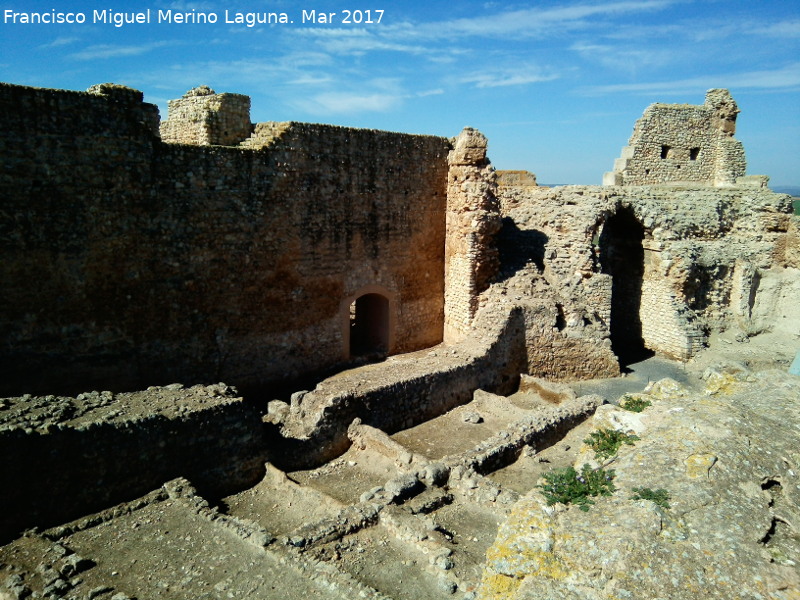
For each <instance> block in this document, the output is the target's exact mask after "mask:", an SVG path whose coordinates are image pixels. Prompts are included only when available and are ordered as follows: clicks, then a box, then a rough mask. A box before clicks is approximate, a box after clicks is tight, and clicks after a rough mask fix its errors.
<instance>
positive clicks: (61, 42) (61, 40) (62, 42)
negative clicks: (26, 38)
mask: <svg viewBox="0 0 800 600" xmlns="http://www.w3.org/2000/svg"><path fill="white" fill-rule="evenodd" d="M78 41H80V38H77V37H58V38H56V39H54V40H53V41H52V42H50V43H49V44H42V45H41V46H39V48H43V49H46V48H58V47H59V46H68V45H69V44H74V43H75V42H78Z"/></svg>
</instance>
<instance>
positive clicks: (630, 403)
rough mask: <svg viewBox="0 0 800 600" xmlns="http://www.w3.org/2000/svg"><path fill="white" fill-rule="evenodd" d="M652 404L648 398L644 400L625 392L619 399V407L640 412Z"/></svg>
mask: <svg viewBox="0 0 800 600" xmlns="http://www.w3.org/2000/svg"><path fill="white" fill-rule="evenodd" d="M651 404H653V403H652V402H650V400H645V399H644V398H636V397H635V396H629V395H628V394H625V395H624V396H623V397H622V398H620V401H619V407H620V408H622V409H625V410H627V411H630V412H635V413H640V412H642V411H643V410H644V409H645V408H647V407H648V406H650V405H651Z"/></svg>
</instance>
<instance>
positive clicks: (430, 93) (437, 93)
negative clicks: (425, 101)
mask: <svg viewBox="0 0 800 600" xmlns="http://www.w3.org/2000/svg"><path fill="white" fill-rule="evenodd" d="M442 94H444V90H443V89H442V88H436V89H435V90H426V91H424V92H417V93H416V94H415V95H416V96H417V98H425V97H427V96H441V95H442Z"/></svg>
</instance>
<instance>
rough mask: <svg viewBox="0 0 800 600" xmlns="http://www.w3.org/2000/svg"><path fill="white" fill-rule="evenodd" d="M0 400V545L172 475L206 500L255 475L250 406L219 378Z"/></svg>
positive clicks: (260, 452)
mask: <svg viewBox="0 0 800 600" xmlns="http://www.w3.org/2000/svg"><path fill="white" fill-rule="evenodd" d="M179 387H180V386H174V385H172V386H168V387H167V388H150V389H149V390H147V391H142V392H135V393H125V394H119V395H115V394H113V393H111V392H108V391H106V392H101V393H98V392H92V393H86V394H80V395H78V396H77V397H74V398H71V397H55V396H46V397H30V396H23V397H21V398H13V399H5V400H0V456H2V457H3V460H2V461H0V479H2V481H3V482H5V483H4V484H3V493H2V494H0V543H2V541H4V540H7V539H10V538H12V537H14V536H16V535H19V534H20V532H21V531H22V530H23V529H26V528H28V527H32V526H34V525H35V526H40V527H42V526H44V527H46V526H49V525H55V524H57V523H63V522H64V521H65V520H69V519H74V518H77V517H80V516H82V515H85V514H86V513H87V512H91V511H94V510H100V509H103V508H107V507H108V506H111V505H113V504H116V503H118V502H123V501H127V500H131V499H133V498H136V497H137V496H140V495H142V494H145V493H147V492H148V491H150V490H152V489H153V488H155V487H158V486H159V485H160V484H161V483H163V482H164V481H167V480H168V479H172V478H174V477H177V476H181V475H182V476H187V477H191V478H192V481H193V482H195V484H197V485H198V486H199V487H200V488H202V489H203V490H205V491H206V493H208V494H210V495H212V496H213V497H221V496H222V495H224V494H226V493H230V492H231V491H232V490H238V489H241V488H242V487H245V486H247V485H252V484H253V483H255V482H256V481H258V480H259V478H260V477H262V476H263V473H264V461H265V460H267V458H268V456H267V455H266V453H265V452H266V451H265V443H264V442H265V437H264V430H263V425H262V423H261V417H260V414H259V413H258V411H257V410H256V409H255V408H254V407H253V406H252V405H248V404H246V403H245V402H244V401H243V400H242V399H241V398H237V397H236V396H235V390H232V389H230V388H229V387H228V386H226V385H224V384H217V385H213V386H207V387H202V386H196V387H193V388H191V389H177V388H179Z"/></svg>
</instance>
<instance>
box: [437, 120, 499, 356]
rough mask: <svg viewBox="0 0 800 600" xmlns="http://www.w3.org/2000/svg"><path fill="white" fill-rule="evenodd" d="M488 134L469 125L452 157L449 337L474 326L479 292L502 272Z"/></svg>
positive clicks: (447, 285)
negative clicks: (496, 236) (497, 239)
mask: <svg viewBox="0 0 800 600" xmlns="http://www.w3.org/2000/svg"><path fill="white" fill-rule="evenodd" d="M486 149H487V140H486V137H485V136H484V135H483V134H482V133H480V132H479V131H476V130H474V129H471V128H469V127H467V128H465V129H464V130H463V131H462V132H461V134H460V135H459V136H458V137H457V138H455V140H454V141H453V150H452V151H451V152H450V154H449V156H448V163H449V165H450V170H449V173H448V180H447V243H446V247H445V299H444V302H445V340H446V341H456V340H458V339H460V338H461V337H463V336H464V335H465V334H466V333H467V332H468V331H469V330H470V328H471V326H472V322H473V319H474V317H475V313H476V312H477V310H478V296H479V294H480V293H481V292H482V291H484V290H485V289H486V288H487V287H488V286H489V282H490V281H491V280H492V279H493V278H494V277H495V276H496V274H497V272H498V270H499V266H500V264H499V255H498V253H497V249H496V247H495V243H494V235H495V234H496V233H497V232H498V231H499V230H500V214H499V205H498V203H497V198H496V189H497V183H496V181H495V172H494V168H493V167H492V166H491V163H490V162H489V159H488V158H487V156H486Z"/></svg>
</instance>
